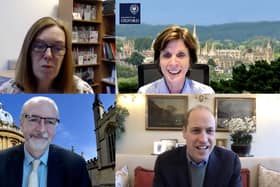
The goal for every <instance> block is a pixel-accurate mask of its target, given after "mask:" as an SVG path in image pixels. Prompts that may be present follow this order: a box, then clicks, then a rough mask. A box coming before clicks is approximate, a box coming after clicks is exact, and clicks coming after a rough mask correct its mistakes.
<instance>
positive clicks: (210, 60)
mask: <svg viewBox="0 0 280 187" xmlns="http://www.w3.org/2000/svg"><path fill="white" fill-rule="evenodd" d="M208 65H210V66H214V67H216V66H217V65H216V63H215V61H214V60H213V59H212V58H210V59H209V60H208Z"/></svg>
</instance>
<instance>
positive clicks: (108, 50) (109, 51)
mask: <svg viewBox="0 0 280 187" xmlns="http://www.w3.org/2000/svg"><path fill="white" fill-rule="evenodd" d="M102 48H103V57H104V58H106V59H109V60H114V59H116V45H115V42H103V43H102Z"/></svg>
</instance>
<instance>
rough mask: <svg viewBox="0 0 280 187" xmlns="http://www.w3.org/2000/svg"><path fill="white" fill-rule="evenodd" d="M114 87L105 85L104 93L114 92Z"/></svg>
mask: <svg viewBox="0 0 280 187" xmlns="http://www.w3.org/2000/svg"><path fill="white" fill-rule="evenodd" d="M115 92H116V90H115V87H114V86H106V93H115Z"/></svg>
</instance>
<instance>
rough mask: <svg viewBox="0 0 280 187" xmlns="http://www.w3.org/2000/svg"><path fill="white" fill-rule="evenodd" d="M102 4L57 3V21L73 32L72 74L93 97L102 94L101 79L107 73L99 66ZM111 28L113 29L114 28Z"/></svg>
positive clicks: (86, 0) (89, 0) (85, 0)
mask: <svg viewBox="0 0 280 187" xmlns="http://www.w3.org/2000/svg"><path fill="white" fill-rule="evenodd" d="M102 14H103V1H101V0H59V7H58V17H59V18H60V19H61V20H63V21H65V22H66V23H67V24H68V26H69V28H70V29H71V31H72V53H73V54H72V55H73V64H74V67H75V73H76V75H77V76H79V77H81V78H82V79H83V80H85V81H86V82H88V83H89V84H90V85H91V86H92V88H93V90H94V92H95V93H105V92H106V91H105V90H104V89H103V81H102V78H103V77H106V76H107V74H104V73H106V72H108V71H110V70H106V69H104V68H109V67H106V66H103V65H102V62H103V61H102V41H103V40H102V38H103V35H104V34H103V32H104V31H103V27H104V26H103V15H102ZM112 27H115V25H113V26H112Z"/></svg>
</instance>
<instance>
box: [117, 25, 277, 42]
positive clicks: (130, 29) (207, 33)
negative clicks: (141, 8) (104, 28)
mask: <svg viewBox="0 0 280 187" xmlns="http://www.w3.org/2000/svg"><path fill="white" fill-rule="evenodd" d="M168 26H169V25H149V24H140V25H117V26H116V31H117V36H126V37H128V38H141V37H151V38H154V37H155V36H156V35H157V33H159V32H160V31H162V30H163V29H164V28H166V27H168ZM183 26H184V27H187V28H188V29H190V30H191V31H192V29H193V25H183ZM196 30H197V34H198V37H199V40H200V41H205V40H209V39H213V40H228V39H229V40H234V41H236V42H241V41H245V40H249V39H252V38H256V37H270V38H274V39H277V40H280V21H262V22H242V23H227V24H221V25H210V26H200V25H197V26H196Z"/></svg>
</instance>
